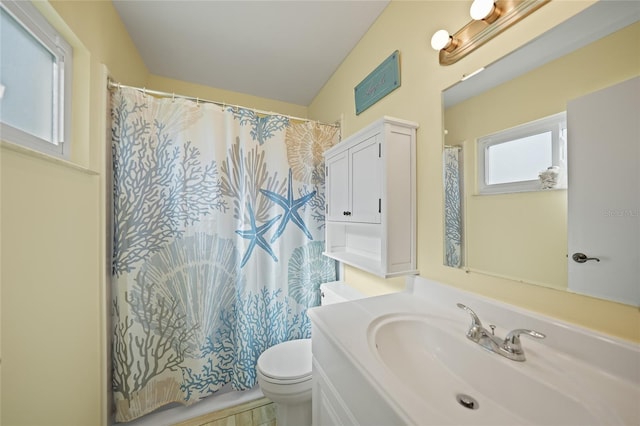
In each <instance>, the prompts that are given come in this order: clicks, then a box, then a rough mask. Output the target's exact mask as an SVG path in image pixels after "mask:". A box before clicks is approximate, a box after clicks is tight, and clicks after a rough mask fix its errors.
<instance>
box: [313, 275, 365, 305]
mask: <svg viewBox="0 0 640 426" xmlns="http://www.w3.org/2000/svg"><path fill="white" fill-rule="evenodd" d="M363 297H366V296H365V295H364V294H362V293H360V292H359V291H358V290H356V289H355V288H353V287H351V286H349V285H347V284H345V282H344V281H332V282H329V283H324V284H321V285H320V304H321V305H322V306H324V305H331V304H333V303H340V302H346V301H349V300H356V299H362V298H363Z"/></svg>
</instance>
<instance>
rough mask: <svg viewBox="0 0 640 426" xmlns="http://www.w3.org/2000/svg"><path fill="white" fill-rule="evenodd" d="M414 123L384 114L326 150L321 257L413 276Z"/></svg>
mask: <svg viewBox="0 0 640 426" xmlns="http://www.w3.org/2000/svg"><path fill="white" fill-rule="evenodd" d="M417 127H418V125H417V124H416V123H413V122H410V121H406V120H399V119H396V118H391V117H382V118H381V119H379V120H377V121H375V122H374V123H372V124H370V125H369V126H367V127H365V128H364V129H362V130H360V131H359V132H357V133H355V134H354V135H352V136H350V137H348V138H347V139H345V140H343V141H342V142H340V143H339V144H337V145H336V146H334V147H332V148H331V149H329V150H327V151H326V152H325V154H324V155H325V165H326V188H327V203H326V210H327V212H326V232H325V234H326V249H325V253H324V254H325V255H326V256H328V257H331V258H333V259H336V260H338V261H340V262H344V263H346V264H348V265H352V266H355V267H357V268H360V269H363V270H365V271H367V272H370V273H373V274H375V275H378V276H381V277H385V278H386V277H392V276H398V275H406V274H416V273H417V270H416V249H415V247H416V242H415V235H416V232H415V224H416V161H415V158H416V129H417Z"/></svg>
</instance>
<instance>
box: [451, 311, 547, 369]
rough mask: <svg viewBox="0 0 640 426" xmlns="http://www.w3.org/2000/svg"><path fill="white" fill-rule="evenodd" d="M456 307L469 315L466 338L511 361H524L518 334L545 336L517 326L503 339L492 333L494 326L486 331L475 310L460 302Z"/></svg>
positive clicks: (541, 337)
mask: <svg viewBox="0 0 640 426" xmlns="http://www.w3.org/2000/svg"><path fill="white" fill-rule="evenodd" d="M457 306H458V308H460V309H464V310H465V311H467V312H468V313H469V315H471V326H470V327H469V330H468V331H467V338H468V339H469V340H471V341H472V342H475V343H477V344H479V345H480V346H482V347H483V348H485V349H486V350H488V351H491V352H495V353H497V354H499V355H502V356H503V357H506V358H509V359H510V360H513V361H524V360H526V357H525V356H524V350H523V349H522V343H521V342H520V335H522V334H526V335H529V336H531V337H535V338H536V339H544V338H545V337H546V336H545V335H544V334H542V333H540V332H537V331H534V330H527V329H523V328H518V329H515V330H512V331H510V332H509V333H508V334H507V336H506V337H505V338H504V339H501V338H499V337H497V336H496V335H495V334H494V329H495V326H493V325H491V326H489V327H490V328H491V331H487V329H486V328H484V327H483V325H482V322H481V321H480V318H478V316H477V315H476V313H475V312H473V310H472V309H471V308H469V307H468V306H465V305H463V304H462V303H458V304H457Z"/></svg>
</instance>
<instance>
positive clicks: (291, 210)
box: [260, 169, 316, 243]
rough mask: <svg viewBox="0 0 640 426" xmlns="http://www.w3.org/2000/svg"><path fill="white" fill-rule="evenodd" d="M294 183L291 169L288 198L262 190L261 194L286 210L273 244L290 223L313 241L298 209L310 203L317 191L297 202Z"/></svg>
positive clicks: (272, 240)
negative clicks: (294, 195)
mask: <svg viewBox="0 0 640 426" xmlns="http://www.w3.org/2000/svg"><path fill="white" fill-rule="evenodd" d="M292 182H293V179H291V169H289V188H288V190H287V198H284V197H283V196H282V195H280V194H276V193H275V192H271V191H267V190H266V189H261V190H260V192H262V193H263V194H264V195H265V196H266V197H267V198H269V199H270V200H271V201H273V202H274V203H276V204H278V205H279V206H280V207H282V208H283V209H284V216H282V222H280V226H278V229H277V230H276V233H275V234H273V237H271V243H273V242H274V241H275V240H276V239H277V238H278V237H279V236H280V235H282V233H283V232H284V229H285V228H286V226H287V224H288V223H289V221H292V222H293V223H295V224H296V225H298V228H300V229H301V230H302V232H304V234H305V235H306V236H307V238H309V239H310V240H313V237H312V236H311V233H310V232H309V230H308V229H307V226H306V225H305V224H304V221H303V220H302V218H301V217H300V214H299V213H298V209H299V208H300V207H302V206H304V205H305V204H306V203H308V202H309V200H311V199H312V198H313V197H314V196H315V195H316V191H313V192H310V193H309V194H307V195H303V196H302V197H300V198H298V199H297V200H296V199H295V198H293V184H292Z"/></svg>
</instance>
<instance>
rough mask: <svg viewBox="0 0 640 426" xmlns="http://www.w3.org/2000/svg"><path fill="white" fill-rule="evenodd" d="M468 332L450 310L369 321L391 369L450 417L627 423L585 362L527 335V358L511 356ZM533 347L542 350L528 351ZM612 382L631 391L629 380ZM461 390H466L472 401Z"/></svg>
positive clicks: (379, 354) (457, 420) (377, 349)
mask: <svg viewBox="0 0 640 426" xmlns="http://www.w3.org/2000/svg"><path fill="white" fill-rule="evenodd" d="M465 332H466V329H464V328H463V329H461V328H460V323H459V322H455V321H453V320H452V319H447V318H444V317H438V316H428V315H418V314H389V315H384V316H381V317H378V318H376V319H375V320H373V322H371V323H370V325H369V328H368V331H367V339H368V343H369V348H370V350H371V351H372V352H373V353H374V356H375V358H377V359H378V361H379V362H380V363H381V364H383V366H384V367H385V368H386V369H387V371H389V372H390V373H391V374H392V375H393V376H395V377H396V378H397V380H398V381H399V382H401V383H402V386H404V387H406V388H408V390H410V392H411V393H412V394H413V395H415V396H416V397H417V398H419V399H421V400H422V401H424V404H425V405H427V406H429V407H431V409H432V410H435V411H436V412H438V413H439V414H440V415H442V417H443V418H444V419H448V420H449V421H450V423H451V424H474V425H479V424H492V425H497V424H537V425H545V424H546V425H559V424H562V425H587V424H608V425H611V424H625V423H627V422H628V419H624V418H620V416H619V415H618V414H619V413H618V412H617V408H616V407H609V406H607V405H606V404H604V403H603V402H602V401H601V400H600V399H599V398H597V397H596V396H594V394H593V393H591V392H590V389H589V386H591V384H592V380H591V379H590V378H589V377H585V376H589V374H590V373H588V368H586V367H584V368H583V366H581V364H580V363H576V362H574V361H572V360H571V359H567V357H564V358H563V357H558V356H554V354H553V353H546V352H545V349H544V346H541V345H542V344H541V343H537V344H534V343H533V342H532V341H530V340H526V341H525V340H524V339H523V346H524V350H525V352H527V354H528V355H529V356H528V360H527V361H525V362H516V361H511V360H509V359H506V358H504V357H501V356H500V355H498V354H495V353H491V352H489V351H487V350H485V349H483V348H482V347H480V346H479V345H477V344H476V343H474V342H472V341H470V340H468V339H467V338H466V336H465ZM527 344H529V345H527ZM528 347H530V348H536V349H535V350H533V349H531V350H530V352H529V351H528ZM583 370H584V371H583ZM594 383H596V384H595V385H594V386H600V383H598V382H597V381H595V382H594ZM607 386H608V387H609V390H613V391H615V392H621V393H624V392H625V387H624V386H625V384H624V383H617V382H614V383H613V384H611V383H608V384H606V385H605V387H607ZM616 386H621V388H616ZM633 390H634V389H631V395H627V398H629V401H622V404H623V405H624V404H628V407H627V408H629V409H630V410H632V411H633V410H634V404H636V403H637V402H636V403H634V402H633V400H634V398H635V397H637V394H636V392H637V390H636V392H633ZM459 395H465V397H464V398H463V399H464V401H465V403H466V405H467V406H466V407H465V406H464V404H462V403H460V402H459V401H458V398H457V396H459ZM468 397H471V398H472V399H470V398H468ZM624 398H625V397H624V396H623V397H622V399H624ZM470 401H473V402H470ZM471 405H473V407H471ZM636 409H637V408H636Z"/></svg>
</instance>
